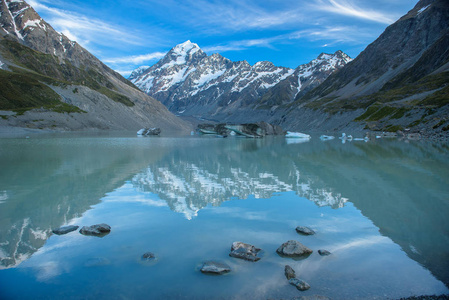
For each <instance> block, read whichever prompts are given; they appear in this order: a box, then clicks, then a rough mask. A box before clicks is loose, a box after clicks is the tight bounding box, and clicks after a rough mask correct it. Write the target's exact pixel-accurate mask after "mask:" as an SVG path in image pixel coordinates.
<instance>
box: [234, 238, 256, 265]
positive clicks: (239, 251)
mask: <svg viewBox="0 0 449 300" xmlns="http://www.w3.org/2000/svg"><path fill="white" fill-rule="evenodd" d="M260 251H261V249H259V248H256V247H254V246H253V245H250V244H246V243H242V242H234V243H232V247H231V253H229V256H231V257H235V258H241V259H244V260H248V261H258V260H259V259H260V257H259V256H258V255H259V253H260Z"/></svg>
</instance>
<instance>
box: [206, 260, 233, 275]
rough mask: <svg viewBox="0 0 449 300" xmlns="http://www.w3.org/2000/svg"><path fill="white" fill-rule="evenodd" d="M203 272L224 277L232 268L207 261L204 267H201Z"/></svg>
mask: <svg viewBox="0 0 449 300" xmlns="http://www.w3.org/2000/svg"><path fill="white" fill-rule="evenodd" d="M201 272H203V273H208V274H216V275H222V274H225V273H229V272H231V267H229V266H228V265H227V264H225V263H220V262H216V261H207V262H205V263H203V266H202V267H201Z"/></svg>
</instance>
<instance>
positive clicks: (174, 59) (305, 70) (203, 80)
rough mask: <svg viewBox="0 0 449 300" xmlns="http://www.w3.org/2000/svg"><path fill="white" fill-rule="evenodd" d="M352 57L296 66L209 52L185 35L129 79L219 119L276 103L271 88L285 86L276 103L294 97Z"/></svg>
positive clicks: (181, 110) (183, 111)
mask: <svg viewBox="0 0 449 300" xmlns="http://www.w3.org/2000/svg"><path fill="white" fill-rule="evenodd" d="M349 61H351V58H350V57H349V56H347V55H346V54H344V53H343V52H342V51H337V52H336V53H334V54H325V53H322V54H321V55H320V56H319V57H318V58H317V59H315V60H313V61H312V62H310V63H308V64H305V65H301V66H299V67H298V68H296V69H290V68H285V67H277V66H275V65H274V64H273V63H271V62H268V61H261V62H257V63H256V64H254V65H253V66H251V65H250V64H249V63H248V62H247V61H238V62H233V61H231V60H229V59H227V58H225V57H223V56H221V55H220V54H212V55H210V56H208V55H207V54H206V53H204V52H203V51H202V50H201V49H200V47H199V46H198V45H197V44H195V43H192V42H190V41H186V42H184V43H182V44H179V45H177V46H175V47H174V48H172V49H171V50H170V51H169V52H168V53H167V54H166V55H165V56H164V57H163V58H162V59H161V60H160V61H159V62H157V63H156V64H155V65H153V66H151V67H140V68H138V69H136V70H135V71H134V72H133V73H132V74H131V76H130V77H129V80H130V81H131V82H133V83H134V84H135V85H136V86H137V87H139V88H140V89H141V90H142V91H144V92H145V93H147V94H148V95H150V96H152V97H154V98H156V99H158V100H159V101H161V102H162V103H163V104H164V105H166V106H167V107H168V108H169V109H170V110H171V111H172V112H175V113H177V114H180V115H190V116H192V115H197V116H202V117H206V116H207V117H211V118H214V117H215V118H219V119H221V118H222V117H220V115H228V116H230V115H232V113H233V112H234V111H236V110H239V109H241V108H242V107H256V106H260V105H272V102H273V101H272V99H271V97H267V99H265V98H263V97H264V95H269V94H270V91H271V90H272V89H274V90H279V89H283V90H284V93H283V96H282V97H279V98H278V99H276V101H275V102H276V104H277V103H288V102H291V101H292V100H293V99H294V98H295V96H297V95H298V94H300V93H304V92H305V91H307V90H309V89H311V88H312V87H315V86H317V85H318V84H320V83H321V82H322V81H323V80H324V79H325V78H327V76H329V75H330V74H331V73H332V72H334V71H335V70H337V69H339V68H341V67H343V66H344V65H346V63H348V62H349ZM261 98H262V102H260V101H259V99H261Z"/></svg>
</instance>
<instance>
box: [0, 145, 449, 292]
mask: <svg viewBox="0 0 449 300" xmlns="http://www.w3.org/2000/svg"><path fill="white" fill-rule="evenodd" d="M0 143H1V144H2V147H1V150H0V165H1V166H2V170H1V172H0V208H1V209H0V222H1V227H0V254H1V263H0V266H1V268H11V267H14V266H17V265H18V264H20V263H21V262H22V261H24V260H25V259H27V258H28V257H30V256H31V255H32V254H33V253H34V252H35V251H37V250H38V249H39V248H40V247H42V246H43V245H44V244H45V242H46V240H47V239H48V238H49V237H50V235H51V229H52V228H55V227H59V226H61V225H63V224H70V223H71V220H72V219H74V218H76V217H79V216H81V215H82V214H83V213H84V212H86V211H87V210H89V209H90V207H91V206H92V205H94V204H96V203H99V202H100V201H101V199H102V197H104V196H105V195H106V194H107V193H109V192H111V191H114V190H115V189H117V188H119V187H121V186H122V185H123V184H124V183H125V182H131V183H132V184H133V186H134V188H135V189H136V191H137V192H139V193H143V194H146V193H151V194H157V195H158V197H159V199H161V200H163V201H166V202H167V204H168V206H169V207H170V209H171V210H173V211H175V212H178V213H183V214H184V215H185V217H186V218H187V219H192V221H194V218H195V217H196V216H197V215H198V213H199V211H200V210H201V209H202V208H205V207H207V206H208V205H212V206H220V205H221V204H222V203H223V202H225V201H229V200H233V199H247V198H248V197H250V196H253V197H255V198H264V199H268V198H272V197H273V196H274V195H276V194H277V193H282V192H294V193H295V194H297V195H298V196H300V197H304V198H307V199H308V200H310V201H313V202H314V203H315V204H316V205H318V206H330V207H332V208H334V209H338V208H342V207H344V205H345V203H346V202H348V201H349V202H351V203H352V204H353V205H354V206H355V207H356V208H357V209H359V210H360V211H361V213H362V214H363V215H364V216H366V217H368V218H369V219H370V220H371V221H372V222H373V223H374V225H375V226H377V227H378V228H379V231H380V233H381V234H382V235H384V236H387V237H389V238H390V239H391V240H393V241H394V242H395V243H396V244H398V245H400V247H401V248H402V250H403V251H405V252H406V253H407V255H408V256H409V257H410V258H412V259H413V260H415V261H417V262H419V263H420V264H422V265H423V266H425V267H426V268H427V269H429V270H430V271H431V272H432V273H433V275H434V276H435V277H436V278H438V279H439V280H441V281H442V282H443V283H445V284H446V286H448V285H449V232H448V229H449V218H448V217H447V216H448V215H449V201H448V199H449V176H448V175H449V174H448V170H449V151H448V150H449V148H448V147H447V145H439V144H431V143H426V142H413V143H405V142H402V141H397V140H380V141H371V142H368V143H356V142H352V143H346V144H341V143H340V142H339V141H338V140H336V141H329V142H321V141H319V140H318V139H312V140H311V141H310V142H308V143H302V144H288V143H287V141H286V140H285V139H282V138H265V139H257V140H249V139H236V138H229V139H211V138H198V137H188V138H148V139H136V138H126V139H125V138H112V137H111V138H83V137H80V138H75V139H66V138H50V139H34V140H15V139H7V140H6V139H4V140H1V141H0ZM49 191H51V192H50V193H49ZM272 201H276V199H275V198H273V199H272Z"/></svg>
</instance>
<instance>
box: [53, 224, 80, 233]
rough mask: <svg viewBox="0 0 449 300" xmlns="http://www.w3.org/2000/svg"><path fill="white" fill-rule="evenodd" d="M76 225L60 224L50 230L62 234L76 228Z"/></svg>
mask: <svg viewBox="0 0 449 300" xmlns="http://www.w3.org/2000/svg"><path fill="white" fill-rule="evenodd" d="M78 227H79V226H76V225H67V226H62V227H59V228H56V229H53V230H52V232H53V233H54V234H57V235H62V234H67V233H69V232H72V231H75V230H77V229H78Z"/></svg>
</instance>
